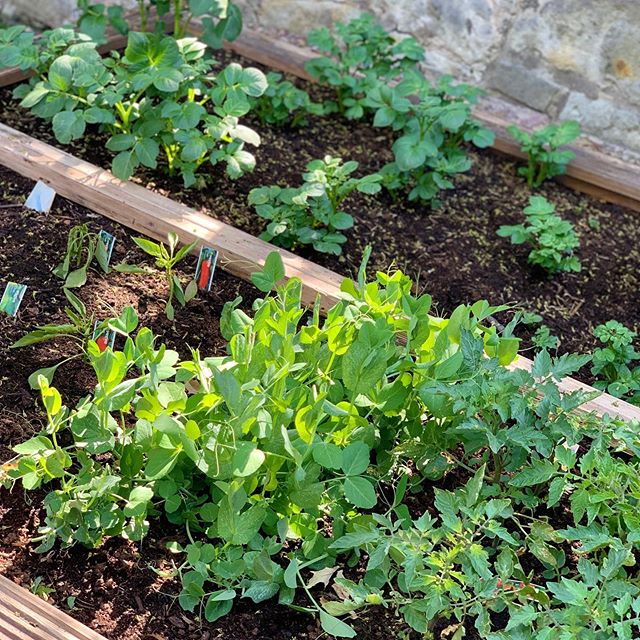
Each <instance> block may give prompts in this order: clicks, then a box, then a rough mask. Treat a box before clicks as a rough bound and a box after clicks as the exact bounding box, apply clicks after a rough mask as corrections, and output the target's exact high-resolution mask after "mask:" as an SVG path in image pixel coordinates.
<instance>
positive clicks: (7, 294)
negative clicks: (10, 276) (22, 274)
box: [0, 282, 27, 318]
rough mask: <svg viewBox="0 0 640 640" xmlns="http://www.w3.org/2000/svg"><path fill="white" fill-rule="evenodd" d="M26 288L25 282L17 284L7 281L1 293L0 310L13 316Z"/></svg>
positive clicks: (16, 312)
mask: <svg viewBox="0 0 640 640" xmlns="http://www.w3.org/2000/svg"><path fill="white" fill-rule="evenodd" d="M26 290H27V285H26V284H17V283H16V282H9V283H7V286H6V287H5V290H4V293H3V294H2V299H1V300H0V311H3V312H4V313H6V314H7V315H9V316H11V317H12V318H15V316H16V315H17V314H18V309H19V308H20V305H21V304H22V298H24V294H25V291H26Z"/></svg>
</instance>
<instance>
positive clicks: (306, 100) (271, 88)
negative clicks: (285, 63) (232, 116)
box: [251, 71, 324, 128]
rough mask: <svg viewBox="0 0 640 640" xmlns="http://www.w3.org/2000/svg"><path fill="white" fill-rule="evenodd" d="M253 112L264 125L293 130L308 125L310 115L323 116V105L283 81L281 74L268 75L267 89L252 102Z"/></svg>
mask: <svg viewBox="0 0 640 640" xmlns="http://www.w3.org/2000/svg"><path fill="white" fill-rule="evenodd" d="M251 103H252V106H251V111H252V112H253V113H255V114H256V115H257V116H258V117H259V118H260V120H261V121H262V122H263V123H264V124H271V125H276V126H279V127H282V126H285V125H289V126H290V127H292V128H296V127H299V126H300V125H303V124H305V123H306V117H307V116H308V115H322V114H323V113H324V107H323V105H322V104H319V103H317V102H312V100H311V98H310V97H309V94H308V93H307V92H306V91H303V90H302V89H298V87H296V86H295V85H294V84H293V83H292V82H290V81H289V80H283V79H282V74H281V73H276V72H275V71H270V72H269V73H267V88H266V90H265V92H264V94H263V95H262V96H260V97H259V98H255V99H252V100H251Z"/></svg>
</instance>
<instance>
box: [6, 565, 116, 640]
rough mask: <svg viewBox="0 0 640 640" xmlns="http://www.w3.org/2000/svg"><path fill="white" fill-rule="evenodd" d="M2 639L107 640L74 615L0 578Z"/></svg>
mask: <svg viewBox="0 0 640 640" xmlns="http://www.w3.org/2000/svg"><path fill="white" fill-rule="evenodd" d="M0 638H1V639H2V640H5V639H6V640H105V638H104V636H102V635H100V634H99V633H97V632H95V631H93V630H92V629H90V628H89V627H87V626H85V625H83V624H82V623H81V622H78V621H77V620H74V619H73V618H72V617H71V616H68V615H67V614H66V613H63V612H62V611H60V610H59V609H56V608H55V607H54V606H52V605H50V604H48V603H47V602H45V601H44V600H42V599H41V598H38V597H37V596H35V595H34V594H32V593H30V592H29V591H27V590H26V589H24V588H23V587H21V586H19V585H17V584H15V583H14V582H12V581H11V580H8V579H7V578H5V577H4V576H0Z"/></svg>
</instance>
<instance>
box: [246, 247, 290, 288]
mask: <svg viewBox="0 0 640 640" xmlns="http://www.w3.org/2000/svg"><path fill="white" fill-rule="evenodd" d="M284 277H285V271H284V263H283V262H282V256H281V255H280V254H279V253H278V252H277V251H272V252H271V253H270V254H269V255H268V256H267V259H266V260H265V263H264V267H263V268H262V271H258V272H255V273H252V274H251V282H253V284H254V285H255V286H256V287H257V288H258V289H260V291H263V292H264V293H268V292H269V291H271V290H272V289H275V287H276V285H277V284H278V283H279V282H280V281H281V280H283V279H284Z"/></svg>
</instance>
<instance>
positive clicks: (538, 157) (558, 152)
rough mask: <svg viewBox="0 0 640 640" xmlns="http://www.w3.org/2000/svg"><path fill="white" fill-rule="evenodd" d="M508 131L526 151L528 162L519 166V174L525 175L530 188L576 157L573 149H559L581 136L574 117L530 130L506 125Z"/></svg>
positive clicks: (578, 125)
mask: <svg viewBox="0 0 640 640" xmlns="http://www.w3.org/2000/svg"><path fill="white" fill-rule="evenodd" d="M507 131H508V132H509V133H510V134H511V135H512V136H513V137H514V138H515V140H516V141H517V142H519V143H520V145H521V150H522V151H523V152H524V153H526V154H527V158H528V164H527V166H526V167H520V168H519V169H518V175H521V176H524V177H525V178H526V180H527V184H528V185H529V186H530V187H532V188H536V187H539V186H540V185H541V184H542V183H543V182H544V181H545V180H549V178H553V177H554V176H560V175H562V174H564V173H565V172H566V170H567V165H568V164H569V163H570V162H571V161H572V160H573V159H574V158H575V157H576V154H575V153H574V152H573V151H569V150H566V149H565V150H562V149H560V147H562V146H563V145H566V144H569V143H570V142H571V141H573V140H575V139H576V138H577V137H578V136H579V135H580V124H579V123H578V122H576V121H575V120H564V121H562V122H559V123H557V124H555V123H554V124H550V125H547V126H546V127H543V128H542V129H537V130H536V131H533V132H531V133H528V132H527V131H523V130H522V129H519V128H518V127H516V126H515V125H511V126H510V127H508V128H507Z"/></svg>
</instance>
